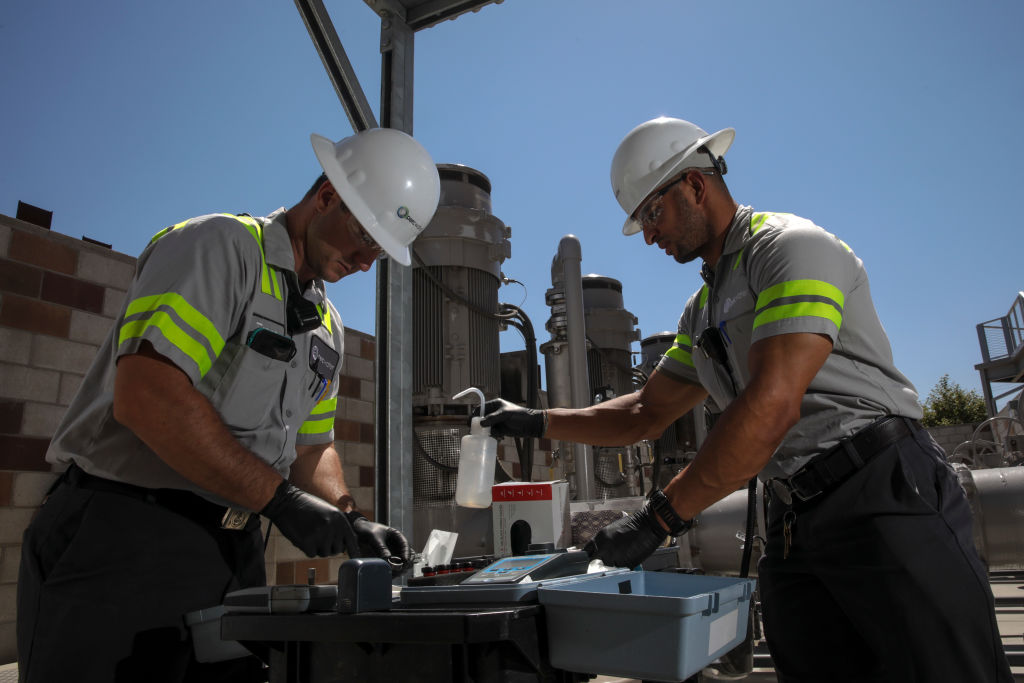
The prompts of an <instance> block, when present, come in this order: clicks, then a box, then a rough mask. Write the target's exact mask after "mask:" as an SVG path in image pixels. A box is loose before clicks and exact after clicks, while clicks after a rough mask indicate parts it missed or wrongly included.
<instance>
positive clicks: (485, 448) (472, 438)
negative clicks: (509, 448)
mask: <svg viewBox="0 0 1024 683" xmlns="http://www.w3.org/2000/svg"><path fill="white" fill-rule="evenodd" d="M472 392H476V393H477V394H478V395H479V396H480V416H481V417H474V418H473V420H472V422H471V423H470V424H471V426H470V429H469V434H466V436H464V437H462V444H461V447H460V449H459V477H458V479H457V480H456V483H455V502H456V503H457V504H459V505H461V506H462V507H467V508H485V507H489V506H490V504H491V486H492V485H493V484H494V462H495V459H496V457H497V455H498V442H497V441H495V440H494V439H493V438H492V437H491V430H490V428H489V427H482V426H480V420H481V419H483V414H484V392H482V391H480V390H479V389H477V388H475V387H471V388H469V389H466V390H465V391H462V392H459V393H458V394H455V396H453V397H452V400H455V399H459V398H462V397H463V396H465V395H466V394H469V393H472Z"/></svg>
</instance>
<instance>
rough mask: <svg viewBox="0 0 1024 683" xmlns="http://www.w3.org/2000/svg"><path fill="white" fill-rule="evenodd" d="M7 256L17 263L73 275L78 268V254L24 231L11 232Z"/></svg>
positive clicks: (61, 245) (68, 248) (66, 247)
mask: <svg viewBox="0 0 1024 683" xmlns="http://www.w3.org/2000/svg"><path fill="white" fill-rule="evenodd" d="M7 255H8V256H10V257H11V258H12V259H14V260H15V261H21V262H22V263H31V264H32V265H34V266H39V267H40V268H46V269H47V270H55V271H57V272H59V273H67V274H68V275H73V274H74V272H75V268H77V267H78V252H77V251H75V250H74V249H72V248H71V247H68V246H65V245H63V244H58V243H57V242H55V241H53V240H49V239H46V238H45V237H39V236H37V235H33V234H31V233H28V232H24V231H22V230H12V231H11V245H10V247H9V248H8V250H7Z"/></svg>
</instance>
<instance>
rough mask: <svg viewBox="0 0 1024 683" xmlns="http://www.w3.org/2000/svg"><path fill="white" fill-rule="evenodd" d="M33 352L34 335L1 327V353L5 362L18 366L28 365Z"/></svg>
mask: <svg viewBox="0 0 1024 683" xmlns="http://www.w3.org/2000/svg"><path fill="white" fill-rule="evenodd" d="M31 350H32V333H31V332H26V331H25V330H16V329H14V328H13V327H0V353H3V360H5V361H7V362H8V363H16V364H17V365H28V359H29V355H30V351H31Z"/></svg>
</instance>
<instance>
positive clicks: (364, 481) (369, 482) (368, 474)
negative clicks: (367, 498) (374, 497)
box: [359, 465, 375, 487]
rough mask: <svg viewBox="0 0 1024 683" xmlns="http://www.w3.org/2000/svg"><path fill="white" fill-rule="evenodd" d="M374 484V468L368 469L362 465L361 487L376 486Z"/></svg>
mask: <svg viewBox="0 0 1024 683" xmlns="http://www.w3.org/2000/svg"><path fill="white" fill-rule="evenodd" d="M374 483H375V482H374V478H373V468H372V467H366V466H364V465H360V466H359V485H360V486H371V487H372V486H373V485H374Z"/></svg>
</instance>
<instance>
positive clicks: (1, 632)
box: [0, 623, 18, 662]
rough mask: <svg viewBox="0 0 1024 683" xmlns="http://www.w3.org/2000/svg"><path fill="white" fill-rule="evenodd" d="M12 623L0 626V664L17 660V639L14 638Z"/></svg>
mask: <svg viewBox="0 0 1024 683" xmlns="http://www.w3.org/2000/svg"><path fill="white" fill-rule="evenodd" d="M14 628H15V625H14V623H10V624H0V662H15V661H17V660H18V645H17V639H16V638H15V637H14Z"/></svg>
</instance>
